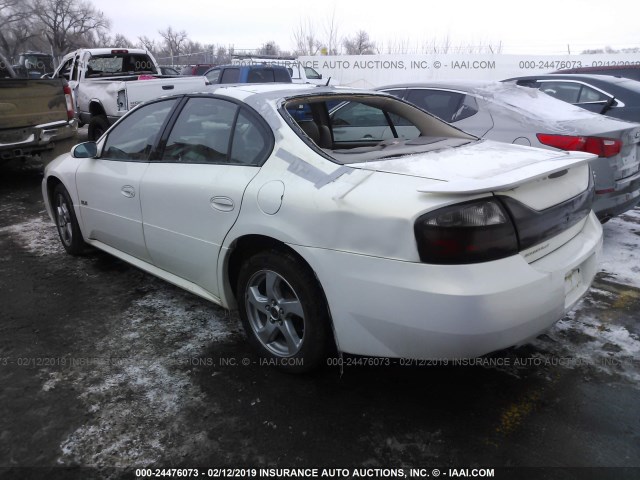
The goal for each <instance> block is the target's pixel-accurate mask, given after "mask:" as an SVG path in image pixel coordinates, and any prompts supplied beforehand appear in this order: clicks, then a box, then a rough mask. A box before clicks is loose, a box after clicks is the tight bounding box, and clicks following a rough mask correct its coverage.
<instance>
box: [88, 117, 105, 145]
mask: <svg viewBox="0 0 640 480" xmlns="http://www.w3.org/2000/svg"><path fill="white" fill-rule="evenodd" d="M107 130H109V120H107V117H105V116H104V115H96V116H93V117H91V120H89V128H88V132H87V134H88V135H87V137H88V138H89V140H90V141H92V142H97V141H98V139H99V138H100V137H101V136H102V135H103V134H104V132H106V131H107Z"/></svg>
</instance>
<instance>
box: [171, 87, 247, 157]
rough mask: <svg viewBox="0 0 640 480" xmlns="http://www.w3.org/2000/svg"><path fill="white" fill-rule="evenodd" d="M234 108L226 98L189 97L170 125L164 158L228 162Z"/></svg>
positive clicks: (234, 105) (234, 113) (234, 114)
mask: <svg viewBox="0 0 640 480" xmlns="http://www.w3.org/2000/svg"><path fill="white" fill-rule="evenodd" d="M237 111H238V106H237V105H236V104H234V103H232V102H227V101H225V100H219V99H217V98H201V97H194V98H190V99H189V100H188V101H187V104H186V105H185V106H184V108H183V109H182V111H181V112H180V115H179V116H178V119H177V120H176V123H175V124H174V126H173V128H172V129H171V133H170V134H169V138H168V140H167V144H166V147H165V149H164V154H163V155H162V159H163V161H170V162H186V163H227V162H228V154H229V146H230V145H229V143H230V140H231V133H232V131H233V127H234V122H235V119H236V114H237Z"/></svg>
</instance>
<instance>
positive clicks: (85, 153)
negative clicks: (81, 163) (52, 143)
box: [71, 142, 98, 158]
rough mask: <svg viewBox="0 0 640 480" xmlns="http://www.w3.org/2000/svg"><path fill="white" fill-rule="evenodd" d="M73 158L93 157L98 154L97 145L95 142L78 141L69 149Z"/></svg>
mask: <svg viewBox="0 0 640 480" xmlns="http://www.w3.org/2000/svg"><path fill="white" fill-rule="evenodd" d="M71 155H72V156H73V158H95V156H96V155H98V145H96V142H84V143H79V144H78V145H76V146H75V147H73V148H72V149H71Z"/></svg>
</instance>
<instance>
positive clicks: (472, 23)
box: [93, 0, 640, 54]
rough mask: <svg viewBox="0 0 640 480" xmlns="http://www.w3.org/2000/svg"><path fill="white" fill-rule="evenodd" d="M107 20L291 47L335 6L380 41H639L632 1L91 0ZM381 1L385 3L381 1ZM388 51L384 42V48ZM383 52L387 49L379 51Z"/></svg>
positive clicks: (524, 45)
mask: <svg viewBox="0 0 640 480" xmlns="http://www.w3.org/2000/svg"><path fill="white" fill-rule="evenodd" d="M93 4H94V5H95V6H96V7H97V8H98V9H99V10H101V11H102V12H104V13H105V15H106V16H107V17H108V18H110V19H111V21H112V34H115V33H122V34H124V35H125V36H126V37H127V38H129V39H130V40H132V41H134V42H137V38H138V37H139V36H142V35H146V36H148V37H151V38H155V39H159V38H160V37H159V35H158V30H160V29H165V28H166V27H167V26H169V25H171V26H172V27H173V28H174V29H178V30H185V31H186V32H187V33H188V35H189V38H190V39H191V40H194V41H199V42H201V43H213V44H217V45H223V46H229V45H233V46H234V47H235V48H236V49H252V48H258V47H260V46H261V45H263V44H264V43H266V42H267V41H270V40H273V41H275V42H276V43H277V44H278V46H280V48H281V49H283V50H292V49H293V48H294V41H293V32H294V30H295V29H296V28H297V27H299V25H300V24H301V22H304V23H306V22H307V21H311V22H312V23H313V24H314V25H315V30H316V34H317V36H318V37H320V38H324V36H325V34H324V28H325V25H326V24H327V23H328V20H329V19H330V18H331V16H332V14H333V12H334V11H335V18H336V23H337V26H338V34H339V36H340V37H348V36H351V35H353V34H354V33H355V32H357V31H358V30H364V31H366V32H367V33H368V34H369V36H370V38H371V39H372V40H373V41H375V42H376V43H377V44H378V45H381V44H382V45H384V46H385V47H386V46H387V45H388V44H389V43H394V42H395V43H399V42H407V41H408V42H409V44H410V45H411V46H412V47H416V48H417V46H418V45H420V44H424V43H431V42H432V41H433V39H434V38H435V39H436V41H442V40H443V39H445V38H447V36H448V38H449V39H450V42H451V44H452V45H454V46H455V45H463V44H464V45H469V44H473V45H477V44H484V45H486V44H491V45H497V44H499V43H500V42H501V43H502V52H503V53H523V54H524V53H528V54H561V53H566V52H567V45H569V46H570V48H571V53H579V52H580V51H581V50H584V49H586V48H602V47H604V46H606V45H609V46H612V47H614V48H624V47H634V46H640V28H639V27H638V17H639V14H640V2H636V1H635V0H606V1H603V0H572V1H562V0H537V1H535V2H522V1H510V2H503V1H495V0H493V1H492V0H485V1H478V0H445V1H441V2H433V1H427V0H422V1H421V0H394V1H389V2H374V1H371V0H369V1H364V0H342V1H340V2H338V1H333V0H320V1H318V0H314V1H308V0H272V1H266V0H236V1H234V0H224V1H216V0H154V1H151V0H138V1H135V0H134V1H132V0H93ZM382 5H387V7H386V8H383V7H382ZM384 50H386V48H385V49H384ZM382 53H386V51H383V52H382Z"/></svg>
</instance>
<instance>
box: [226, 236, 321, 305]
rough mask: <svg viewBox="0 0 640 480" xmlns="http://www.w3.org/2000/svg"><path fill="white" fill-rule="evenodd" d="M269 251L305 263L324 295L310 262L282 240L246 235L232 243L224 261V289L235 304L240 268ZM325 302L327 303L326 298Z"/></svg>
mask: <svg viewBox="0 0 640 480" xmlns="http://www.w3.org/2000/svg"><path fill="white" fill-rule="evenodd" d="M269 250H277V251H279V252H281V253H284V254H289V255H291V256H293V257H294V258H296V260H298V261H300V262H301V263H303V264H304V265H305V266H306V267H307V268H308V269H309V270H310V271H311V272H312V273H313V275H314V277H315V278H316V281H317V282H318V285H319V287H320V289H321V290H322V291H323V294H324V290H323V289H322V285H321V284H320V280H319V279H318V276H317V275H316V273H315V271H314V270H313V268H312V267H311V265H310V264H309V262H307V260H306V259H305V258H303V257H302V256H301V255H300V254H299V253H298V252H296V251H295V250H294V249H293V248H291V247H290V246H288V245H287V244H286V243H284V242H282V241H280V240H277V239H275V238H273V237H269V236H266V235H244V236H242V237H239V238H237V239H235V240H234V241H233V242H232V243H231V247H230V252H229V254H228V255H227V257H226V258H225V259H224V266H223V268H224V270H223V271H224V283H225V285H224V288H225V292H226V293H227V294H231V297H230V299H231V300H232V301H233V303H236V300H237V298H236V294H237V292H236V290H237V283H238V273H239V271H240V268H241V267H242V264H243V263H244V262H245V261H247V260H248V259H249V258H251V257H252V256H254V255H256V254H258V253H260V252H265V251H269ZM227 296H229V295H227ZM324 300H325V302H326V297H325V299H324ZM229 303H231V302H229Z"/></svg>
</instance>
